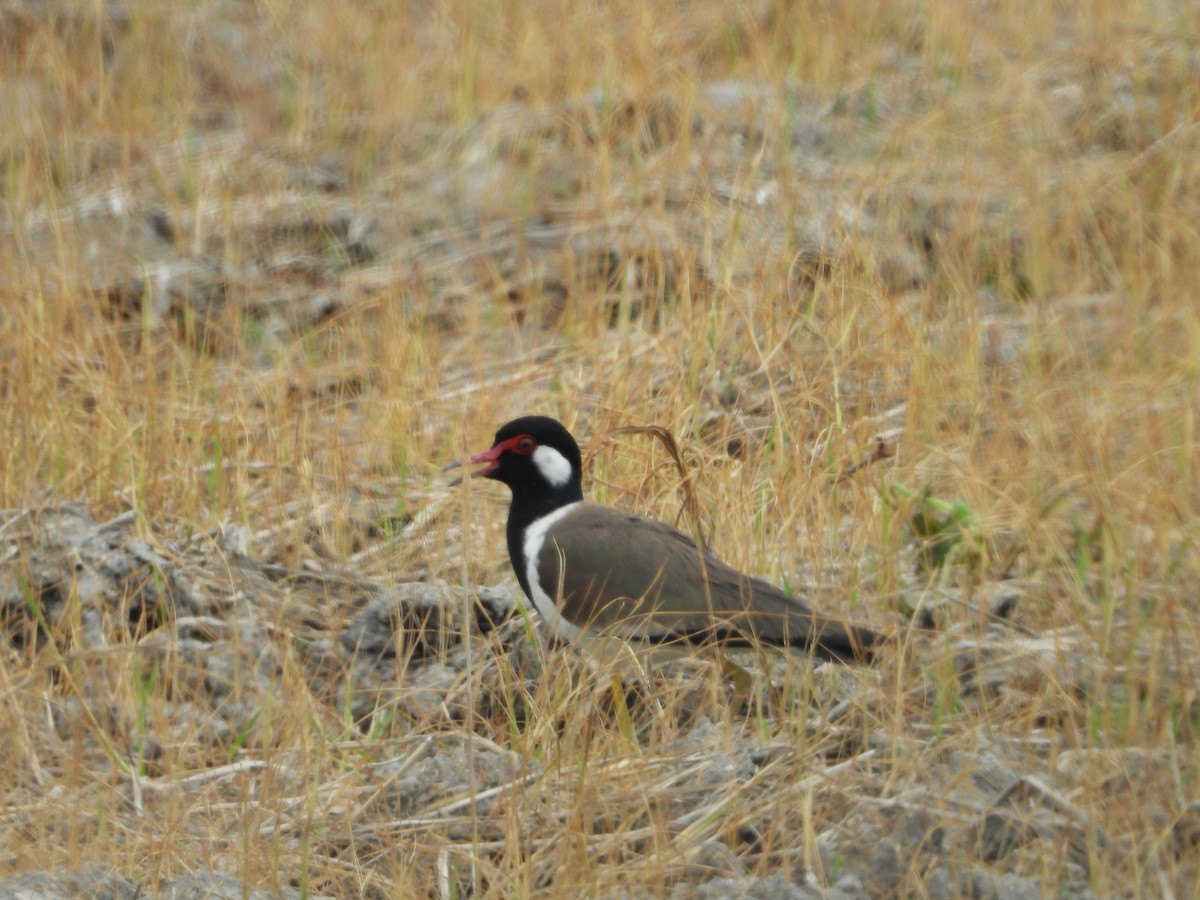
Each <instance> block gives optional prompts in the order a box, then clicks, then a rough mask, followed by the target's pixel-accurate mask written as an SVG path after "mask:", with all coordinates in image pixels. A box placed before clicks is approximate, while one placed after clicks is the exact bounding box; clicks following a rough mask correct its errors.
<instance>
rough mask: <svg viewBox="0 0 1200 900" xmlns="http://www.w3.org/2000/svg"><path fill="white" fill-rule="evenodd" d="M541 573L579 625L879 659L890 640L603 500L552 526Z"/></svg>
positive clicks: (543, 582) (644, 636)
mask: <svg viewBox="0 0 1200 900" xmlns="http://www.w3.org/2000/svg"><path fill="white" fill-rule="evenodd" d="M563 562H567V563H568V564H567V565H566V566H563V565H562V563H563ZM538 579H539V581H540V583H541V585H542V588H543V590H545V591H546V592H547V593H549V594H550V595H551V596H552V597H556V598H561V600H560V603H561V607H562V610H563V614H564V616H566V617H567V618H568V619H570V620H571V621H573V622H574V623H575V624H576V625H579V626H585V625H586V626H590V627H592V628H595V629H602V630H605V631H610V632H613V633H617V634H622V635H624V636H628V637H637V638H641V639H646V640H651V641H656V642H668V641H676V640H681V639H682V640H688V641H692V642H708V641H720V642H724V643H731V644H742V645H746V644H751V643H755V642H763V643H770V644H776V645H779V646H790V647H795V648H809V647H812V648H813V650H814V652H815V653H816V654H817V655H818V656H822V657H826V658H834V659H843V660H846V659H869V658H870V655H871V650H872V648H873V647H874V646H875V645H876V644H878V643H879V641H880V636H879V635H877V634H876V633H874V632H872V631H869V630H868V629H865V628H858V627H855V626H847V625H845V624H843V623H840V622H836V621H833V620H831V619H829V618H827V617H825V616H820V615H815V614H814V613H813V612H812V611H811V610H810V609H809V608H808V607H806V606H804V605H803V604H802V603H800V602H799V601H797V600H794V599H793V598H791V597H788V596H787V595H786V594H784V593H783V592H782V591H780V590H779V589H778V588H776V587H773V586H772V585H770V584H768V583H767V582H765V581H761V580H759V579H757V578H751V577H749V576H746V575H743V574H741V573H740V572H738V571H736V570H735V569H733V568H731V567H730V566H728V565H726V564H725V563H723V562H721V561H720V560H719V559H717V558H716V557H715V556H713V555H712V554H711V553H707V552H702V551H700V550H699V549H698V548H697V546H696V543H695V541H694V540H692V538H690V537H689V536H688V535H686V534H684V533H683V532H681V531H678V530H677V529H675V528H672V527H671V526H669V525H666V524H664V523H662V522H658V521H655V520H653V519H645V518H642V517H639V516H631V515H627V514H624V513H620V512H617V511H615V510H613V509H610V508H608V507H605V506H600V505H597V504H593V503H584V504H582V505H581V506H580V507H579V508H578V509H576V510H574V511H573V512H572V513H571V515H569V516H567V517H566V518H565V519H564V520H563V521H562V522H560V523H558V524H556V525H555V527H554V528H553V529H552V531H551V534H550V535H549V536H547V538H546V541H545V542H544V543H543V545H542V550H541V554H540V556H539V559H538ZM668 585H669V586H670V588H669V589H667V588H666V586H668Z"/></svg>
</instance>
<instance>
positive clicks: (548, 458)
mask: <svg viewBox="0 0 1200 900" xmlns="http://www.w3.org/2000/svg"><path fill="white" fill-rule="evenodd" d="M533 464H534V465H535V466H537V468H538V471H539V472H541V473H542V477H543V478H545V479H546V480H547V481H548V482H550V484H551V485H552V486H553V487H556V488H560V487H562V486H563V485H565V484H567V483H569V482H570V480H571V474H572V472H571V463H570V462H568V461H567V458H566V457H565V456H563V455H562V454H561V453H559V452H558V451H557V450H555V449H554V448H553V447H547V446H545V445H543V446H541V447H538V448H537V449H536V450H534V451H533Z"/></svg>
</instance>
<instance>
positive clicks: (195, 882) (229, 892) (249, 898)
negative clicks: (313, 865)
mask: <svg viewBox="0 0 1200 900" xmlns="http://www.w3.org/2000/svg"><path fill="white" fill-rule="evenodd" d="M158 896H159V897H160V898H161V900H274V898H279V897H286V898H288V900H291V898H296V900H299V898H300V892H299V891H296V890H294V889H292V888H288V887H280V888H277V889H272V890H267V889H266V888H251V887H249V886H248V885H245V884H243V883H242V882H240V881H238V880H237V879H236V878H234V877H233V876H232V875H226V874H224V873H221V872H200V873H197V874H194V875H184V876H183V877H182V878H176V879H174V880H173V881H168V882H165V883H164V884H162V885H161V886H160V888H159V891H158Z"/></svg>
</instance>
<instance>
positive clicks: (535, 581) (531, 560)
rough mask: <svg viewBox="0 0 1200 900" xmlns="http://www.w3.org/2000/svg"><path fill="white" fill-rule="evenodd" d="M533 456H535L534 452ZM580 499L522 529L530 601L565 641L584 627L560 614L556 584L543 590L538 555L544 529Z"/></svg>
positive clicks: (554, 549)
mask: <svg viewBox="0 0 1200 900" xmlns="http://www.w3.org/2000/svg"><path fill="white" fill-rule="evenodd" d="M543 449H548V448H543V447H539V448H538V451H539V452H540V451H541V450H543ZM554 453H555V454H557V455H558V458H559V459H562V460H563V462H566V460H565V459H564V458H563V456H562V454H560V453H558V451H557V450H555V451H554ZM534 456H535V457H536V456H537V453H536V452H535V453H534ZM580 502H582V501H576V502H574V503H568V504H567V505H566V506H560V507H559V508H558V509H556V510H555V511H554V512H552V513H550V514H549V515H545V516H542V517H541V518H540V519H535V520H534V521H533V522H531V523H530V525H529V527H528V528H526V529H525V546H524V548H523V549H524V551H525V578H526V580H527V581H528V582H529V598H530V599H531V600H532V601H533V606H534V608H535V609H536V610H537V611H538V613H539V614H540V615H541V617H542V619H543V620H544V621H545V623H546V624H547V625H548V626H549V627H550V628H552V629H554V631H555V632H557V633H558V635H559V636H560V637H563V638H565V639H566V640H568V641H573V640H575V639H576V638H578V637H579V636H580V635H581V634H583V631H584V630H583V629H582V628H579V627H577V626H575V625H573V624H572V623H571V622H569V621H567V619H566V618H565V617H564V616H563V614H562V610H561V609H559V605H558V603H557V602H556V600H555V598H556V597H557V595H558V585H557V584H554V585H550V590H551V591H553V594H551V593H548V592H547V591H545V590H543V588H542V583H541V579H540V578H539V577H538V557H539V556H540V555H541V552H542V545H543V544H544V543H545V542H546V532H548V531H549V530H550V529H551V528H553V527H554V525H555V524H556V523H557V522H559V521H560V520H561V519H562V518H563V517H564V516H566V515H567V514H568V513H570V512H571V510H573V509H574V508H575V507H576V506H578V505H579V504H580ZM552 550H553V551H554V552H556V553H557V552H558V549H557V548H552Z"/></svg>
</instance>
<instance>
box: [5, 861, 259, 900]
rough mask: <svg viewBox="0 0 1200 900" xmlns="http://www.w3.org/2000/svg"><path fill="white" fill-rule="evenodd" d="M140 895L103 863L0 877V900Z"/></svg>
mask: <svg viewBox="0 0 1200 900" xmlns="http://www.w3.org/2000/svg"><path fill="white" fill-rule="evenodd" d="M139 896H141V891H140V890H139V888H138V886H137V884H135V883H134V882H133V881H131V880H130V879H128V878H126V877H125V876H124V875H118V874H116V873H115V872H111V871H109V870H108V869H107V868H105V867H104V866H90V867H88V868H86V869H80V870H79V871H78V872H24V873H22V874H20V875H14V876H13V877H11V878H4V879H0V900H62V898H64V897H68V898H87V900H135V898H137V897H139ZM239 896H240V895H239Z"/></svg>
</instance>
